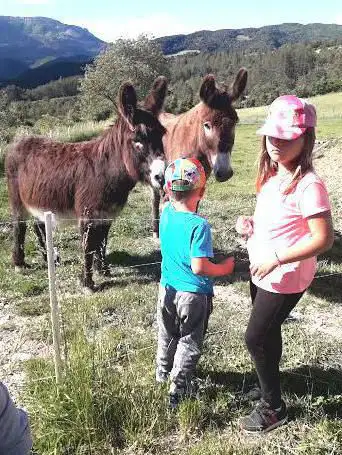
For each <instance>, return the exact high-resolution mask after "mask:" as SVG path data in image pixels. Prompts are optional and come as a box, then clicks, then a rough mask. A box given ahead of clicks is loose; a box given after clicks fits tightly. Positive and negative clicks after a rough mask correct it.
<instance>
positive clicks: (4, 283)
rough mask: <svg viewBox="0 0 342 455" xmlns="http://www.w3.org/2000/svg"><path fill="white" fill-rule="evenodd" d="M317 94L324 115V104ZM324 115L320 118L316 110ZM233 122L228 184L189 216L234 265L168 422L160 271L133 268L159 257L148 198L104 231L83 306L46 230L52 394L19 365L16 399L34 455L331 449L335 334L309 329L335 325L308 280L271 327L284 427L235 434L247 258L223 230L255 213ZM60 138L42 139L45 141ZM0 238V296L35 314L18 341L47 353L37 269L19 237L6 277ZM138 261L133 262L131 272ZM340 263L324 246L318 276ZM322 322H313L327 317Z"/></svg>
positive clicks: (338, 438)
mask: <svg viewBox="0 0 342 455" xmlns="http://www.w3.org/2000/svg"><path fill="white" fill-rule="evenodd" d="M334 96H335V95H334ZM321 98H322V103H323V102H324V103H327V106H328V103H329V102H330V101H329V99H328V98H327V97H321ZM331 99H333V98H331ZM322 106H323V104H322ZM326 109H327V115H328V110H329V107H327V108H326ZM244 115H245V114H243V113H240V117H241V124H240V125H239V127H238V129H237V137H236V145H235V150H234V155H233V165H234V171H235V174H234V177H233V179H232V180H230V181H229V182H226V183H217V182H214V181H213V180H211V181H210V183H209V185H208V189H207V194H206V199H205V201H203V204H202V206H201V212H202V213H203V214H205V215H206V216H208V218H209V220H210V222H211V223H212V225H213V236H214V244H215V247H216V249H217V250H218V251H220V252H223V253H225V254H229V253H231V252H233V253H234V254H235V255H236V257H237V259H238V263H239V264H238V273H236V275H234V276H233V277H230V278H227V279H221V280H217V282H216V283H217V287H216V290H217V297H216V299H215V303H214V312H213V314H212V317H211V320H210V325H209V333H208V336H207V339H206V341H205V346H204V351H203V356H202V357H201V360H200V364H199V371H198V374H199V378H200V391H199V400H187V401H185V402H184V403H183V404H182V405H181V406H180V408H179V410H178V411H177V412H170V411H169V410H168V408H167V404H166V398H167V391H166V388H165V387H157V386H156V384H155V382H154V356H155V349H156V320H155V304H156V297H157V291H158V279H159V273H160V272H159V266H158V265H151V266H145V265H143V264H146V263H154V262H158V261H159V260H160V253H159V250H158V245H157V244H156V243H155V241H154V240H153V239H152V238H151V223H150V216H149V213H150V208H149V191H148V189H147V188H144V187H141V186H138V187H137V188H136V189H135V190H134V191H132V192H131V194H130V197H129V201H128V204H127V206H126V207H125V208H124V210H123V211H122V213H121V215H120V217H119V218H118V219H117V220H116V222H115V223H114V224H113V226H112V228H111V231H110V239H109V245H108V256H109V260H110V263H111V270H112V277H111V278H101V277H99V276H95V279H96V281H97V283H99V284H101V285H102V289H103V290H102V291H101V292H99V293H96V294H93V295H91V296H87V295H84V294H83V293H82V291H81V288H80V287H79V283H78V274H79V272H80V268H81V253H80V247H79V238H78V234H77V230H76V228H72V227H69V228H61V229H59V230H57V231H56V233H55V237H54V241H55V243H56V244H57V245H58V247H59V249H60V251H61V259H62V265H61V266H60V267H59V268H58V269H57V289H58V298H59V302H60V305H61V313H62V316H61V317H62V328H63V330H62V332H63V339H64V344H63V354H64V357H65V361H64V371H63V382H62V384H61V386H60V387H58V388H57V387H56V385H55V382H54V377H53V376H54V370H53V363H52V360H49V359H48V360H43V359H39V358H37V359H35V360H30V361H29V362H27V363H26V367H25V368H26V373H27V381H26V384H25V387H24V390H23V394H22V396H21V401H22V403H23V404H24V405H25V407H26V408H27V409H28V410H29V412H30V415H31V425H32V430H33V434H34V441H35V451H36V453H37V455H52V454H56V455H76V454H77V455H81V454H82V455H85V454H87V455H95V454H96V455H102V454H103V455H104V454H109V453H112V454H120V455H121V454H122V455H129V454H130V455H131V454H134V455H140V454H156V455H161V454H163V455H164V454H169V455H175V454H180V455H207V454H210V455H227V454H234V455H252V454H253V455H254V454H259V453H260V454H261V453H262V454H265V455H274V454H288V455H292V454H296V455H303V454H305V455H312V454H314V455H322V454H328V453H329V454H334V455H335V454H336V455H337V454H341V453H342V423H341V417H342V411H341V410H342V397H341V392H340V391H341V386H342V369H341V364H342V356H341V349H340V343H341V338H340V335H336V334H335V335H334V334H333V333H330V332H329V331H327V332H324V331H322V330H321V328H319V329H317V330H315V328H314V323H316V322H317V321H318V320H319V318H321V317H323V316H324V315H326V316H324V317H328V316H329V315H334V316H333V318H331V319H329V323H333V322H334V321H335V322H336V324H337V327H338V326H339V321H341V322H342V313H341V310H340V304H341V285H340V282H341V278H340V277H337V278H336V277H327V278H323V279H320V280H316V281H315V282H314V285H313V286H312V288H311V290H310V292H309V293H307V294H306V295H305V297H304V298H303V300H302V301H301V303H300V306H299V310H300V311H301V312H302V313H303V314H304V315H305V317H304V319H303V321H299V322H297V323H294V324H287V325H286V326H285V327H284V356H283V360H282V370H283V372H282V387H283V392H284V395H285V398H286V401H287V402H288V404H289V409H290V417H291V421H290V423H289V424H288V425H287V426H285V427H283V428H280V429H279V430H277V431H275V432H272V433H270V434H269V435H266V436H263V437H254V438H251V437H248V436H246V435H245V434H243V433H242V432H241V431H240V429H239V426H238V419H239V418H240V417H241V416H242V415H244V414H245V413H246V412H248V411H249V410H250V406H249V405H247V404H245V403H244V402H243V400H242V399H241V398H242V392H243V391H244V390H246V389H247V388H248V385H249V384H252V383H253V381H254V380H255V373H254V371H253V368H252V364H251V361H250V358H249V355H248V353H247V351H246V349H245V346H244V330H245V327H246V324H247V321H248V315H249V300H248V297H247V295H248V283H247V281H246V278H247V275H246V273H245V272H246V270H247V257H246V252H245V251H244V250H243V249H242V248H241V246H240V244H239V242H238V239H237V237H236V235H235V232H234V229H233V227H234V223H235V220H236V217H237V215H239V214H243V213H244V214H251V213H252V212H253V208H254V204H255V197H254V184H253V181H254V175H255V160H256V152H257V150H258V147H259V139H258V137H257V136H256V135H255V125H252V124H250V123H248V122H245V121H244V118H243V116H244ZM246 115H247V114H246ZM248 115H250V118H252V115H254V114H253V113H252V112H251V111H250V112H249V113H248ZM323 120H324V119H323ZM323 120H322V122H321V124H322V126H321V133H320V134H321V135H322V137H323V136H324V137H327V138H333V137H336V136H338V135H339V133H338V131H339V130H336V131H334V132H333V129H332V127H331V125H333V124H334V121H335V120H336V124H337V122H338V121H340V120H339V119H336V118H335V120H334V119H331V123H329V122H330V120H329V122H328V120H326V122H327V123H325V120H324V121H323ZM95 129H96V128H95ZM63 134H65V132H64V133H59V132H58V133H56V135H57V136H58V137H62V136H63ZM75 134H76V131H75ZM59 135H60V136H59ZM76 135H77V134H76ZM63 137H65V136H63ZM322 159H324V158H322ZM0 195H2V196H1V197H2V199H1V201H2V202H1V205H0V213H1V218H2V219H8V209H7V205H6V198H7V196H6V190H5V187H4V185H0ZM336 203H337V202H336ZM0 236H1V245H2V255H1V256H0V292H1V295H2V296H4V298H5V299H6V302H7V303H8V304H9V305H11V306H12V307H13V308H15V311H16V312H17V314H18V315H21V316H26V317H27V318H28V321H30V318H32V317H37V316H39V317H41V318H43V321H45V323H42V324H41V328H40V329H39V330H38V331H36V332H35V333H32V334H31V337H32V339H36V338H37V339H44V340H46V342H49V343H51V335H50V333H47V331H46V324H47V322H48V321H49V314H48V283H47V272H46V269H45V268H44V267H43V265H42V262H41V258H40V256H39V254H38V253H37V248H36V242H35V239H34V237H33V234H32V229H29V230H28V243H27V248H26V252H27V260H28V262H29V263H31V264H32V268H31V269H30V270H28V271H26V272H25V274H24V275H17V274H14V273H12V272H9V263H10V248H11V234H10V231H9V230H8V228H7V226H5V227H4V226H2V227H1V228H0ZM139 264H140V265H141V264H142V266H141V267H132V266H135V265H139ZM341 264H342V247H341V242H340V241H339V240H337V242H336V244H335V246H334V248H333V250H332V251H331V252H329V254H327V255H326V256H325V257H323V258H321V262H320V270H319V273H320V274H323V273H328V272H331V271H333V272H336V273H341V272H342V266H341ZM334 280H335V281H334ZM44 318H45V319H44ZM323 321H325V323H327V319H324V320H323ZM11 323H12V324H13V322H11ZM28 324H29V323H28ZM10 328H11V327H10ZM323 328H324V325H323ZM8 330H9V329H8Z"/></svg>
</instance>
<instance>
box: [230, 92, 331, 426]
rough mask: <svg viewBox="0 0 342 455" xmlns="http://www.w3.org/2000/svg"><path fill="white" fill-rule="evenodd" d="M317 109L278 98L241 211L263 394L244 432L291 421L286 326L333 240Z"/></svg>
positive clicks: (251, 338) (252, 335)
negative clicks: (246, 210)
mask: <svg viewBox="0 0 342 455" xmlns="http://www.w3.org/2000/svg"><path fill="white" fill-rule="evenodd" d="M315 126H316V110H315V108H314V106H313V105H312V104H309V103H308V102H307V101H305V100H303V99H301V98H297V97H296V96H293V95H284V96H280V97H279V98H277V99H276V100H275V101H273V103H272V104H271V106H270V109H269V115H268V117H267V119H266V122H265V124H264V126H263V127H262V128H261V129H259V130H258V131H257V134H260V135H262V136H263V138H262V150H261V155H260V158H259V168H258V175H257V182H256V186H257V193H258V195H257V204H256V208H255V212H254V216H253V218H251V217H240V219H239V220H238V223H237V230H238V232H240V233H241V234H244V235H247V236H248V241H247V248H248V253H249V259H250V273H251V281H250V293H251V299H252V304H253V308H252V312H251V315H250V319H249V323H248V327H247V330H246V334H245V339H246V344H247V348H248V350H249V352H250V354H251V356H252V358H253V360H254V363H255V368H256V371H257V375H258V379H259V383H260V389H261V400H260V401H259V402H258V404H257V406H256V408H255V409H254V410H253V411H252V413H251V414H250V415H248V416H246V417H244V418H243V419H242V420H241V426H242V428H244V429H245V430H247V431H251V432H255V431H269V430H271V429H273V428H276V427H277V426H279V425H281V424H283V423H285V422H286V421H287V409H286V405H285V403H284V401H283V400H282V398H281V392H280V376H279V362H280V358H281V354H282V339H281V325H282V323H283V322H284V320H285V319H286V317H287V316H288V314H289V313H290V311H291V310H292V309H293V308H294V307H295V305H296V304H297V303H298V301H299V300H300V298H301V296H302V295H303V293H304V292H305V290H306V289H307V288H308V287H309V285H310V283H311V282H312V280H313V278H314V275H315V271H316V256H317V255H318V254H320V253H323V252H324V251H326V250H328V249H329V248H331V246H332V244H333V239H334V232H333V227H332V220H331V213H330V204H329V198H328V194H327V190H326V188H325V185H324V183H323V182H322V180H321V179H320V178H319V177H318V176H317V174H316V173H315V172H314V170H313V165H312V150H313V147H314V143H315Z"/></svg>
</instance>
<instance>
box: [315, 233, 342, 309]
mask: <svg viewBox="0 0 342 455" xmlns="http://www.w3.org/2000/svg"><path fill="white" fill-rule="evenodd" d="M319 260H320V261H327V263H328V264H331V263H333V264H338V265H341V264H342V235H341V233H340V232H337V231H335V242H334V245H333V247H332V248H331V249H330V250H329V251H327V252H326V253H324V254H323V255H321V256H320V257H319ZM318 275H329V271H326V272H321V273H319V274H318ZM310 292H311V293H312V294H313V295H315V296H316V297H320V298H324V299H326V300H327V301H329V302H332V303H338V304H342V274H341V273H340V274H337V275H332V276H325V277H324V276H323V277H321V278H319V277H317V278H315V279H314V280H313V282H312V284H311V286H310Z"/></svg>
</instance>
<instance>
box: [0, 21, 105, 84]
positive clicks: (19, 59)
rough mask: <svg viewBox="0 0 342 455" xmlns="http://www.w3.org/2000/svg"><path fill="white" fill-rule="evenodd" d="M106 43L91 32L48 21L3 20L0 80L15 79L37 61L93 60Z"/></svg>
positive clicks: (0, 22) (0, 27)
mask: <svg viewBox="0 0 342 455" xmlns="http://www.w3.org/2000/svg"><path fill="white" fill-rule="evenodd" d="M104 46H106V43H105V42H104V41H102V40H100V39H98V38H96V37H95V36H94V35H93V34H92V33H90V32H89V31H88V30H87V29H84V28H81V27H78V26H75V25H66V24H63V23H62V22H59V21H57V20H55V19H50V18H46V17H12V16H0V68H1V70H0V75H1V76H0V77H1V79H11V78H15V77H17V76H18V75H19V74H20V73H21V72H23V71H25V68H24V67H23V65H25V66H26V68H29V67H30V66H31V65H33V64H34V63H35V62H36V61H38V60H41V59H45V58H47V57H48V58H50V59H51V60H53V59H61V58H70V57H73V56H78V55H85V56H86V59H87V60H89V58H93V57H94V56H95V55H97V54H98V53H99V52H100V51H101V49H103V48H104Z"/></svg>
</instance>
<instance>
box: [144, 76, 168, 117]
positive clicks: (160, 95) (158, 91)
mask: <svg viewBox="0 0 342 455" xmlns="http://www.w3.org/2000/svg"><path fill="white" fill-rule="evenodd" d="M167 86H168V82H167V79H166V77H165V76H158V77H157V79H156V80H155V81H154V82H153V85H152V87H151V90H150V93H149V94H148V95H147V96H146V98H145V101H144V103H143V104H144V107H145V108H146V109H147V110H149V111H151V112H152V114H154V115H155V116H158V115H159V114H160V112H161V111H162V109H163V105H164V101H165V98H166V95H167Z"/></svg>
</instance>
